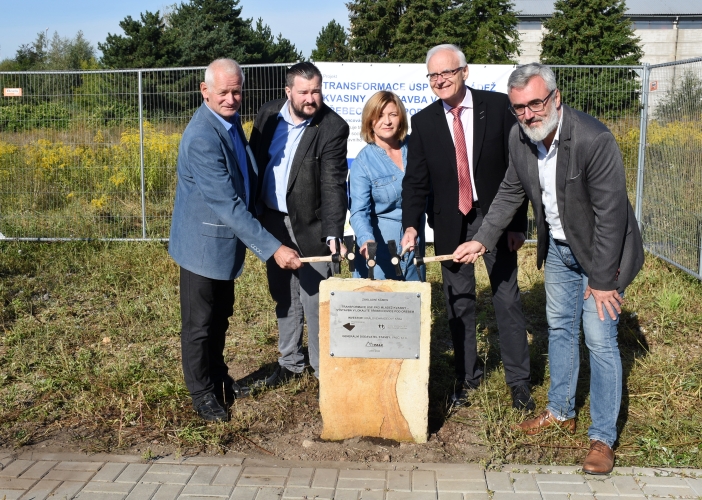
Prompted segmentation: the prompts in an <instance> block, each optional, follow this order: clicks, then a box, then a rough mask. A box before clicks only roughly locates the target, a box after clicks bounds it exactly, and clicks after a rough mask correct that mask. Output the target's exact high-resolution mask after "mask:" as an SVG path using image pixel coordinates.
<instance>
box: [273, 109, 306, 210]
mask: <svg viewBox="0 0 702 500" xmlns="http://www.w3.org/2000/svg"><path fill="white" fill-rule="evenodd" d="M310 121H311V120H304V121H302V122H300V123H299V124H297V125H295V124H294V123H293V119H292V116H290V101H287V102H286V103H285V104H284V105H283V107H282V108H281V109H280V112H279V113H278V126H277V127H276V129H275V132H274V133H273V139H272V140H271V146H270V148H269V149H268V154H269V155H270V160H269V161H268V165H267V166H266V172H265V174H264V175H263V189H262V193H261V194H262V196H263V202H264V203H265V204H266V206H267V207H268V208H272V209H273V210H277V211H279V212H283V213H288V203H287V201H286V199H285V195H286V194H287V191H288V179H289V178H290V167H291V166H292V163H293V158H294V156H295V152H296V151H297V146H298V145H299V144H300V139H302V134H303V133H304V132H305V129H306V128H307V126H308V125H309V124H310Z"/></svg>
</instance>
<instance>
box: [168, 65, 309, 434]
mask: <svg viewBox="0 0 702 500" xmlns="http://www.w3.org/2000/svg"><path fill="white" fill-rule="evenodd" d="M243 84H244V74H243V73H242V71H241V68H240V67H239V65H238V64H237V63H236V62H235V61H232V60H231V59H218V60H216V61H214V62H212V63H211V64H210V65H209V66H208V67H207V70H206V71H205V81H204V82H202V83H201V84H200V91H201V93H202V97H203V100H204V102H203V104H202V106H200V109H198V110H197V111H196V112H195V114H194V115H193V117H192V119H191V120H190V123H188V126H187V127H186V129H185V132H183V138H182V139H181V142H180V149H179V152H178V184H177V186H176V196H175V206H174V207H173V220H172V225H171V234H170V243H169V247H168V251H169V253H170V254H171V256H172V257H173V259H174V260H175V261H176V262H177V263H178V265H179V266H180V307H181V318H182V323H183V326H182V331H181V349H182V356H183V375H184V377H185V385H186V386H187V387H188V391H190V396H191V397H192V400H193V406H194V408H195V410H196V411H197V413H198V414H199V415H200V417H201V418H202V419H204V420H206V421H219V420H226V419H227V411H226V409H225V407H226V406H227V405H229V404H231V402H232V401H233V400H234V399H235V398H237V397H244V396H246V395H247V394H248V388H246V387H240V386H239V385H237V384H236V382H235V381H234V379H233V378H232V377H230V376H229V375H228V373H227V372H228V369H227V364H226V363H225V362H224V341H225V333H226V331H227V326H228V325H229V317H230V316H231V315H232V314H233V312H234V311H233V305H234V279H235V278H237V277H238V276H239V275H240V274H241V270H242V268H243V265H244V256H245V253H246V248H247V247H248V248H249V249H250V250H251V251H252V252H253V253H254V255H256V256H257V257H258V258H259V259H261V260H264V261H265V260H269V259H271V258H272V260H275V262H276V263H277V265H280V266H282V267H285V268H288V269H296V268H298V267H300V266H301V265H302V263H301V262H300V260H299V256H298V254H297V252H295V251H294V250H292V249H290V248H289V247H286V246H283V245H281V243H280V241H278V240H277V239H276V238H275V237H273V236H272V235H271V234H270V233H269V232H268V231H266V230H265V229H263V227H262V226H261V224H260V223H259V222H258V221H257V220H256V219H255V218H254V216H253V215H252V213H251V210H252V208H253V207H254V203H255V198H254V197H255V194H256V182H257V174H258V169H257V167H256V162H255V161H254V160H253V155H252V153H251V150H250V149H249V145H248V143H247V142H246V138H245V136H244V131H243V130H242V128H241V123H240V120H239V114H238V113H237V111H238V110H239V106H241V89H242V86H243Z"/></svg>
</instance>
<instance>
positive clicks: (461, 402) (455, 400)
mask: <svg viewBox="0 0 702 500" xmlns="http://www.w3.org/2000/svg"><path fill="white" fill-rule="evenodd" d="M457 384H461V385H460V387H459V388H458V389H456V391H455V392H454V393H453V394H451V397H450V398H449V402H450V403H451V406H453V407H454V408H460V407H461V406H470V403H469V402H468V394H470V393H471V392H473V391H474V390H476V389H477V387H473V386H472V385H470V384H468V383H467V382H463V383H461V382H457Z"/></svg>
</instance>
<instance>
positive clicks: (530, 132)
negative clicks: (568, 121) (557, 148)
mask: <svg viewBox="0 0 702 500" xmlns="http://www.w3.org/2000/svg"><path fill="white" fill-rule="evenodd" d="M549 108H550V110H549V114H548V115H547V116H545V117H544V118H542V119H541V120H540V122H541V126H540V127H536V128H531V127H529V125H526V124H525V123H522V122H521V121H520V122H519V126H520V127H522V130H523V131H524V133H525V134H526V136H527V137H528V138H529V139H531V140H532V141H534V142H541V141H543V140H544V139H546V137H548V135H549V134H550V133H551V132H553V131H554V130H556V127H558V109H556V105H555V103H554V104H552V105H551V106H549ZM532 123H533V122H532Z"/></svg>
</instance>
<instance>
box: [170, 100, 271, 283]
mask: <svg viewBox="0 0 702 500" xmlns="http://www.w3.org/2000/svg"><path fill="white" fill-rule="evenodd" d="M237 126H238V127H239V134H240V136H241V137H244V133H243V131H242V130H241V126H240V125H237ZM246 152H247V153H248V154H247V156H248V165H247V168H248V173H249V181H250V185H251V188H250V190H249V191H250V193H251V197H252V198H253V197H254V196H255V193H256V188H255V186H256V184H257V175H258V169H257V167H256V162H255V161H254V159H253V154H252V153H251V149H250V148H249V147H248V145H247V146H246ZM245 192H246V191H245V185H244V176H243V175H242V174H241V170H240V169H239V163H238V161H237V159H236V154H235V152H234V145H233V144H232V140H231V137H230V135H229V132H227V130H226V129H225V128H224V126H223V125H222V123H221V122H220V121H219V120H217V117H215V116H214V115H213V114H212V112H211V111H210V110H209V109H208V108H207V105H206V104H204V103H203V104H202V106H200V109H198V110H197V111H196V112H195V114H194V115H193V117H192V119H191V120H190V123H188V126H187V127H186V129H185V132H183V138H182V139H181V141H180V147H179V150H178V184H177V186H176V195H175V206H174V207H173V220H172V222H171V236H170V243H169V245H168V253H170V254H171V257H173V259H174V260H175V261H176V262H177V263H178V265H180V266H181V267H183V268H185V269H187V270H188V271H191V272H193V273H195V274H199V275H200V276H205V277H207V278H211V279H216V280H232V279H234V278H236V277H237V276H239V275H240V274H241V271H242V268H243V266H244V257H245V253H246V248H247V247H248V248H249V249H250V250H251V251H252V252H253V253H254V255H256V256H257V257H258V258H259V259H261V260H263V261H265V260H268V259H269V258H270V257H271V256H272V255H273V254H274V253H275V252H276V250H278V248H279V247H280V242H279V241H278V240H277V239H276V238H274V237H273V236H272V235H271V234H270V233H269V232H268V231H266V230H265V229H263V227H262V226H261V224H260V223H259V222H258V221H257V220H256V219H255V218H254V216H253V215H252V213H251V212H250V211H249V208H251V207H254V206H255V201H256V200H255V199H251V200H244V197H245V196H244V193H245ZM247 207H249V208H247Z"/></svg>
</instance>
